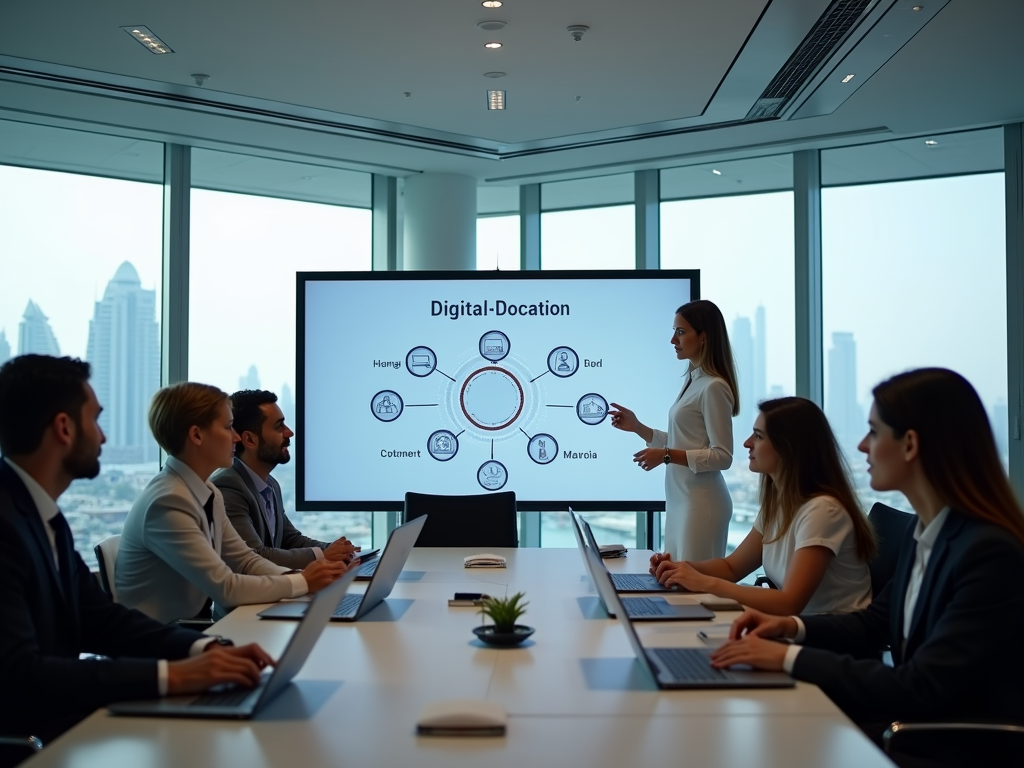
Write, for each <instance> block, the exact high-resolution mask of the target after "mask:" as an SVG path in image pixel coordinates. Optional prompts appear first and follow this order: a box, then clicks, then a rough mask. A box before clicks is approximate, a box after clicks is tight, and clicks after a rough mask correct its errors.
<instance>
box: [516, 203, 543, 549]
mask: <svg viewBox="0 0 1024 768" xmlns="http://www.w3.org/2000/svg"><path fill="white" fill-rule="evenodd" d="M519 268H520V269H523V270H526V269H540V184H523V185H522V186H521V187H519ZM538 537H539V533H538ZM538 541H539V538H538Z"/></svg>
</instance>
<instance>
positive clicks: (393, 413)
mask: <svg viewBox="0 0 1024 768" xmlns="http://www.w3.org/2000/svg"><path fill="white" fill-rule="evenodd" d="M404 409H405V403H403V402H402V396H401V395H400V394H398V393H397V392H395V391H393V390H390V389H382V390H381V391H380V392H378V393H377V394H376V395H374V396H373V397H372V398H370V413H372V414H373V415H374V416H375V417H376V418H378V419H380V420H381V421H394V420H395V419H397V418H398V417H399V416H401V415H402V411H403V410H404Z"/></svg>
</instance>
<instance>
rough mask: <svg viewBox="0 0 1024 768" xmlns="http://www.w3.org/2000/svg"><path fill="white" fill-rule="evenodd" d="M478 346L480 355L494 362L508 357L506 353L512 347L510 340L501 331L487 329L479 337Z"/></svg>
mask: <svg viewBox="0 0 1024 768" xmlns="http://www.w3.org/2000/svg"><path fill="white" fill-rule="evenodd" d="M478 347H479V349H480V357H482V358H484V359H485V360H490V361H491V362H492V363H496V362H498V361H499V360H504V359H505V358H506V357H508V353H509V352H510V351H511V349H512V342H510V341H509V340H508V336H506V335H505V334H504V333H502V332H501V331H488V332H487V333H485V334H484V335H483V336H481V337H480V342H479V344H478Z"/></svg>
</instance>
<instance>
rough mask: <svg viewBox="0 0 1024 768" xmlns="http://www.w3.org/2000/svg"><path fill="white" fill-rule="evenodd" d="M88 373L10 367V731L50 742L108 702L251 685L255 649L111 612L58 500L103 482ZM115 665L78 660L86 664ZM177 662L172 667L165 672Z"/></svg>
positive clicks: (3, 656) (0, 672)
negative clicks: (81, 482) (85, 656)
mask: <svg viewBox="0 0 1024 768" xmlns="http://www.w3.org/2000/svg"><path fill="white" fill-rule="evenodd" d="M101 410H102V408H101V407H100V404H99V402H98V401H97V399H96V393H95V392H94V391H93V389H92V387H91V386H89V364H88V363H85V362H82V361H80V360H73V359H71V358H69V357H62V358H56V357H47V356H44V355H22V356H20V357H16V358H14V359H13V360H10V361H8V362H7V363H5V364H4V365H3V366H2V367H0V453H2V454H3V458H2V459H0V727H2V728H3V729H4V731H6V732H10V733H18V734H22V735H28V734H33V735H36V736H40V737H42V738H43V739H44V740H45V739H49V738H53V737H54V736H57V735H59V734H60V733H62V732H63V731H64V730H66V729H67V728H69V727H71V726H72V725H74V724H75V723H76V722H77V721H79V720H81V719H82V718H83V717H85V716H87V715H88V714H89V713H90V712H92V711H93V710H95V709H97V708H99V707H102V706H104V705H106V704H108V703H110V702H114V701H124V700H126V699H146V698H155V697H157V696H160V695H166V694H180V693H193V692H198V691H203V690H205V689H207V688H209V687H210V686H212V685H216V684H219V683H236V684H239V685H246V686H251V685H254V684H255V683H256V682H258V681H259V677H260V670H261V669H262V668H263V667H265V666H266V665H267V664H270V663H272V660H271V658H270V657H269V656H268V655H267V654H266V653H265V652H264V651H263V650H262V649H261V648H260V647H259V646H257V645H247V646H244V647H240V648H234V647H226V646H230V645H231V644H230V642H229V641H226V640H221V639H220V638H217V637H210V636H207V635H202V634H200V633H199V632H194V631H192V630H189V629H182V628H180V627H175V626H165V625H163V624H161V623H160V622H158V621H154V620H153V619H150V618H149V617H147V616H145V615H144V614H142V613H139V612H138V611H133V610H129V609H128V608H125V607H124V606H121V605H118V604H116V603H114V602H112V601H111V599H110V596H109V595H107V593H105V592H104V591H103V590H102V589H100V587H99V584H98V582H97V581H96V579H95V578H94V577H93V575H92V574H91V573H90V572H89V568H88V566H86V564H85V563H84V562H83V560H82V558H81V557H80V556H79V555H78V553H77V552H76V551H75V549H74V542H73V541H72V538H71V530H70V529H69V527H68V523H67V520H66V519H65V518H64V515H63V514H61V512H60V510H59V509H58V508H57V499H58V498H60V495H61V494H62V493H63V492H64V491H65V490H66V489H67V487H68V486H69V485H70V484H71V481H72V480H76V479H79V478H94V477H96V475H98V474H99V471H100V463H99V455H100V446H101V445H102V444H103V442H104V441H105V439H106V438H105V437H104V436H103V431H102V430H101V429H100V426H99V424H98V423H97V419H98V417H99V415H100V411H101ZM81 653H93V654H99V655H102V656H105V657H108V658H103V659H95V660H88V661H80V660H79V654H81ZM168 659H171V661H167V660H168Z"/></svg>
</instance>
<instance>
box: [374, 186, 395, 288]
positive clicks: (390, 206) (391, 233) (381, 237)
mask: <svg viewBox="0 0 1024 768" xmlns="http://www.w3.org/2000/svg"><path fill="white" fill-rule="evenodd" d="M371 184H372V192H371V197H372V200H373V269H374V270H380V271H390V272H394V271H395V270H396V269H398V179H396V178H395V177H394V176H385V175H383V174H380V173H375V174H373V179H372V182H371Z"/></svg>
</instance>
